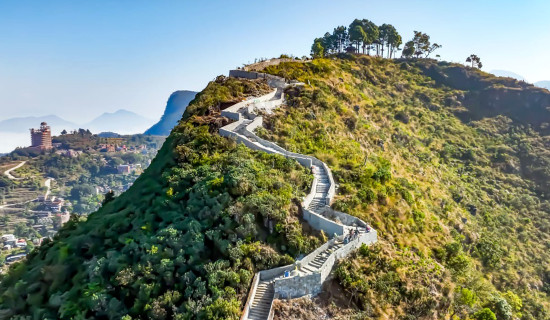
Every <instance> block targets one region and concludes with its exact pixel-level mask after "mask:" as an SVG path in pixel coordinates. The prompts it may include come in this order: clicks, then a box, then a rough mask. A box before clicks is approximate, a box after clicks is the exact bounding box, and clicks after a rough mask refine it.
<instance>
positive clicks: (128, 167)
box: [116, 163, 141, 174]
mask: <svg viewBox="0 0 550 320" xmlns="http://www.w3.org/2000/svg"><path fill="white" fill-rule="evenodd" d="M116 169H117V172H118V173H120V174H129V173H132V172H136V171H137V170H138V169H139V170H141V164H139V163H137V164H121V165H118V166H117V168H116Z"/></svg>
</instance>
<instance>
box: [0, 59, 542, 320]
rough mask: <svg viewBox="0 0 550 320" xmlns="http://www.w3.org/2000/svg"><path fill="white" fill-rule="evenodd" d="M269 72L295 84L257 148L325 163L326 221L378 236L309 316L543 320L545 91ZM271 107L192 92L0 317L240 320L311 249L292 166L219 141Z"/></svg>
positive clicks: (401, 65) (481, 79) (480, 82)
mask: <svg viewBox="0 0 550 320" xmlns="http://www.w3.org/2000/svg"><path fill="white" fill-rule="evenodd" d="M264 72H267V73H271V74H275V75H279V76H283V77H285V78H286V79H293V80H299V81H302V82H303V83H305V84H306V85H305V86H304V87H303V88H301V89H300V88H290V89H288V90H287V92H286V99H287V103H286V105H287V106H285V107H283V108H280V109H278V110H276V111H275V113H274V114H273V115H266V116H265V119H264V122H265V128H263V129H260V130H259V132H258V133H259V135H261V136H263V137H264V138H266V139H268V140H272V141H275V142H277V143H278V144H279V145H280V146H282V147H284V148H286V149H288V150H292V151H295V152H299V153H304V154H310V155H314V156H316V157H317V158H319V159H321V160H322V161H324V162H326V163H327V164H328V165H329V167H330V168H331V169H332V171H333V174H334V177H335V179H336V180H337V184H338V185H339V188H338V190H337V196H336V201H335V203H334V204H333V207H334V208H335V209H338V210H341V211H344V212H347V213H350V214H352V215H355V216H358V217H360V218H361V219H363V220H364V221H367V222H369V223H371V224H372V225H373V226H374V227H375V228H376V229H377V230H378V236H379V239H380V243H379V244H378V245H376V246H375V247H371V248H363V249H361V250H359V252H357V253H356V254H354V255H353V257H352V258H350V259H346V260H345V261H342V262H341V263H340V264H339V265H338V267H337V269H336V271H335V275H336V277H335V280H334V286H336V287H339V288H340V289H342V290H343V292H344V294H345V298H346V299H345V301H346V304H345V306H342V305H329V306H327V305H322V304H321V303H320V304H319V308H318V309H323V308H326V309H327V310H328V311H327V312H329V313H330V312H332V314H336V315H338V314H339V313H342V314H346V315H347V316H349V318H353V317H356V318H359V319H362V318H373V319H444V318H447V319H448V318H449V317H450V316H460V317H461V319H465V317H467V316H473V315H474V314H476V313H477V314H478V315H480V314H481V312H482V310H484V308H489V309H491V310H492V311H493V312H494V313H496V314H497V316H498V318H499V319H514V318H521V319H549V317H550V315H549V311H548V310H550V298H549V297H548V294H550V269H549V266H548V261H550V253H549V252H550V250H549V249H550V236H549V235H548V232H549V231H550V220H549V219H548V216H549V214H550V203H549V202H548V195H547V192H546V191H547V190H548V178H550V171H549V169H548V168H549V166H548V164H549V161H550V153H549V148H548V145H549V144H548V142H549V140H548V134H549V131H548V130H549V129H548V127H549V126H548V123H546V122H545V119H549V117H548V112H549V111H548V109H547V107H548V105H549V102H550V93H549V92H548V91H546V90H543V89H540V88H536V87H533V86H530V85H527V84H524V83H519V82H516V81H515V80H511V79H503V78H497V77H494V76H492V75H489V74H486V73H483V72H480V71H479V70H477V69H471V68H466V67H464V66H461V65H454V64H449V63H445V62H439V63H438V62H435V61H432V60H426V59H419V60H416V59H410V60H388V59H381V58H372V57H368V56H355V55H338V56H331V57H329V58H320V59H315V60H313V61H311V62H308V63H301V62H286V63H282V64H279V65H276V66H269V67H267V68H266V69H265V70H264ZM269 90H270V89H269V87H268V86H267V84H266V83H265V82H263V80H243V79H233V78H225V77H222V76H220V77H218V78H217V79H216V80H215V81H213V82H211V83H210V84H209V85H208V86H207V88H206V89H205V90H203V91H202V92H200V93H198V94H197V96H196V98H195V99H194V100H193V102H192V103H191V104H190V105H189V107H188V108H187V110H186V111H185V114H184V116H183V119H182V121H181V122H180V123H179V124H178V125H177V126H176V127H175V128H174V129H173V130H172V133H171V134H170V136H169V138H168V139H167V140H166V142H165V144H164V146H163V147H162V149H161V151H160V152H159V153H158V155H157V157H156V158H155V160H154V161H153V163H152V164H151V165H150V167H149V168H148V169H147V170H146V172H145V173H144V174H143V175H142V176H140V177H139V178H138V180H137V181H136V182H135V184H134V185H133V186H132V187H131V188H130V190H128V191H127V192H125V193H124V194H122V195H121V196H119V197H118V198H116V199H115V200H113V201H111V202H109V203H107V204H106V205H104V206H103V207H102V208H101V209H100V210H99V211H97V212H96V213H93V214H91V215H90V216H89V218H88V219H87V221H85V222H77V221H73V222H70V223H69V224H68V225H66V226H65V227H64V228H63V229H62V230H61V231H60V232H59V233H58V234H57V236H56V237H55V239H54V240H53V241H51V242H48V243H46V244H43V245H42V246H41V247H40V248H38V249H37V250H36V251H34V252H33V253H32V254H31V255H30V256H29V258H28V260H27V261H26V262H24V263H20V264H16V265H15V266H13V267H12V268H11V270H10V273H9V275H7V276H5V277H4V279H3V281H2V283H1V285H0V292H2V294H1V295H0V308H1V310H0V312H1V313H0V318H10V317H12V316H14V315H26V316H30V317H32V318H37V319H46V318H47V319H54V318H58V319H92V318H93V319H121V318H122V319H188V318H199V319H238V316H239V314H240V310H241V307H242V305H243V304H244V300H245V299H246V294H247V291H248V287H249V285H250V282H251V280H252V276H253V273H254V272H255V271H257V270H262V269H266V268H271V267H274V266H278V265H284V264H287V263H289V262H291V261H292V260H293V259H295V258H297V257H299V256H300V255H301V254H304V253H307V252H310V251H311V250H313V249H314V248H316V247H317V246H318V245H319V244H320V243H322V242H323V237H324V236H323V235H319V234H316V233H314V232H312V231H310V228H309V227H308V226H307V224H306V223H303V222H302V221H301V220H300V215H299V210H298V206H297V204H296V203H297V202H299V201H298V199H300V197H301V196H302V195H304V194H305V193H307V192H308V186H309V185H310V183H311V175H310V174H308V173H307V172H306V171H305V170H304V169H303V167H301V166H299V165H298V164H297V163H295V162H293V161H291V160H288V159H285V158H282V157H280V156H275V155H267V154H265V153H262V152H256V151H251V150H249V149H248V148H245V147H244V146H242V145H236V144H235V143H234V142H233V141H231V140H228V139H225V138H222V137H220V136H219V135H218V133H217V132H218V129H219V128H220V127H221V126H223V125H225V124H227V123H229V120H228V119H226V118H223V117H221V116H220V110H223V109H224V108H226V107H227V106H229V105H231V104H233V103H235V102H238V101H241V100H242V99H243V98H246V97H251V96H259V95H261V94H265V93H267V92H269ZM269 221H271V222H273V226H274V228H273V233H270V231H269V228H267V227H265V226H266V225H269V223H267V224H266V222H269ZM348 302H349V304H348ZM314 303H317V302H314ZM286 304H287V302H284V301H280V302H279V303H278V308H279V309H278V311H277V312H278V314H279V318H280V319H282V318H284V317H283V316H282V312H283V311H284V309H285V308H286V307H287V305H286ZM344 308H345V309H346V310H343V309H344Z"/></svg>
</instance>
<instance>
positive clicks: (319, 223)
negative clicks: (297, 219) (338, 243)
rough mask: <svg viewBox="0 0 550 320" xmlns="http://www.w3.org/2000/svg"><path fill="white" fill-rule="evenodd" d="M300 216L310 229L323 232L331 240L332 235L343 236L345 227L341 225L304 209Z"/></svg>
mask: <svg viewBox="0 0 550 320" xmlns="http://www.w3.org/2000/svg"><path fill="white" fill-rule="evenodd" d="M302 214H303V218H304V220H306V221H307V223H309V225H310V226H311V227H312V228H314V229H316V230H323V232H325V234H326V235H327V236H328V237H329V238H332V237H333V236H334V235H343V234H344V230H345V226H344V225H342V224H339V223H337V222H334V221H332V220H330V219H327V218H325V217H323V216H322V215H319V214H317V213H315V212H313V211H310V210H308V209H305V208H303V209H302Z"/></svg>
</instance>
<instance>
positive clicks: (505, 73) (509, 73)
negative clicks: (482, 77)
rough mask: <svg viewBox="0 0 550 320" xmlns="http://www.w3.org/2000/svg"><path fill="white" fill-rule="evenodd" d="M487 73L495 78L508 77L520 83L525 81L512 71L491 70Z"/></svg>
mask: <svg viewBox="0 0 550 320" xmlns="http://www.w3.org/2000/svg"><path fill="white" fill-rule="evenodd" d="M489 73H492V74H494V75H495V76H498V77H508V78H514V79H517V80H520V81H522V80H523V81H526V80H525V78H524V77H523V76H521V75H519V74H517V73H514V72H512V71H508V70H491V71H489Z"/></svg>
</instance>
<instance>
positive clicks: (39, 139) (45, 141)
mask: <svg viewBox="0 0 550 320" xmlns="http://www.w3.org/2000/svg"><path fill="white" fill-rule="evenodd" d="M31 147H32V148H37V149H40V150H49V149H51V148H52V131H51V129H50V126H48V124H47V123H46V122H42V123H41V124H40V129H31Z"/></svg>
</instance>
